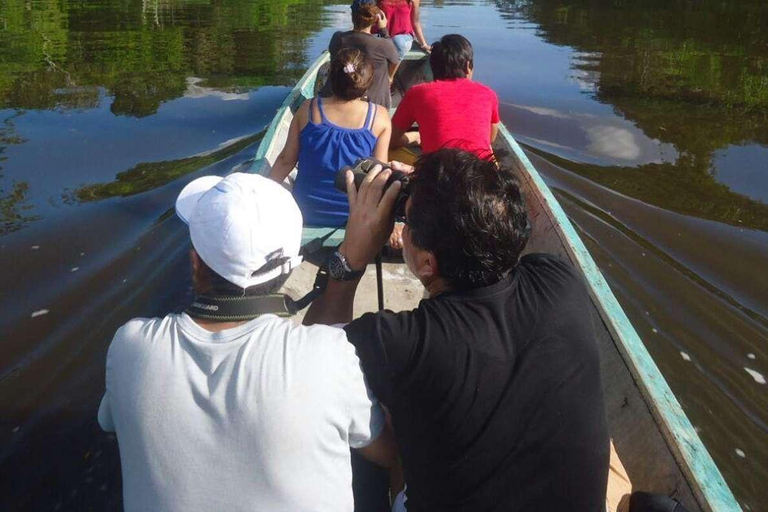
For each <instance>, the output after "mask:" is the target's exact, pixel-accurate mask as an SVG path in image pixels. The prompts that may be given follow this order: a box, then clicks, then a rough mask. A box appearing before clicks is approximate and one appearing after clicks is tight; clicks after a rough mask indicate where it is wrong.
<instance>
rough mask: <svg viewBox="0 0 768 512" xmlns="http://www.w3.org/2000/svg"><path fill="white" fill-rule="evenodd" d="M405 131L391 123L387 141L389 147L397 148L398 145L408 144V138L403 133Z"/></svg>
mask: <svg viewBox="0 0 768 512" xmlns="http://www.w3.org/2000/svg"><path fill="white" fill-rule="evenodd" d="M405 133H406V132H405V131H403V130H401V129H400V128H398V127H397V126H395V125H392V136H391V138H390V141H389V147H390V148H393V149H394V148H399V147H400V146H406V145H408V138H407V137H406V135H405Z"/></svg>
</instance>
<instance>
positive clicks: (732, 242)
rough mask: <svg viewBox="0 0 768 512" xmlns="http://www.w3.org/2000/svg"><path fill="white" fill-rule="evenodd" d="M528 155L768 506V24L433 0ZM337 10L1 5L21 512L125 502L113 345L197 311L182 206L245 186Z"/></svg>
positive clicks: (5, 251)
mask: <svg viewBox="0 0 768 512" xmlns="http://www.w3.org/2000/svg"><path fill="white" fill-rule="evenodd" d="M423 3H424V4H425V5H424V9H423V10H424V12H423V20H424V24H425V30H426V33H427V37H428V39H430V40H434V39H436V38H438V37H439V36H440V35H442V34H446V33H453V32H459V33H462V34H464V35H465V36H467V37H468V38H469V39H470V40H471V41H472V42H473V44H474V47H475V67H476V79H477V80H479V81H482V82H484V83H486V84H487V85H489V86H491V87H493V88H494V89H495V90H496V91H497V93H498V95H499V99H500V102H501V116H502V119H503V121H504V122H505V123H506V124H507V126H508V127H509V128H510V130H511V131H512V132H513V134H514V135H515V136H516V137H517V138H518V140H519V141H520V142H521V143H523V144H524V145H525V147H526V149H528V150H529V152H530V156H531V159H532V161H533V163H534V164H535V165H536V166H537V168H538V169H539V171H540V172H541V173H542V174H543V175H544V176H545V178H546V179H547V181H548V183H549V184H550V186H551V187H552V188H553V190H554V192H555V194H556V196H557V197H558V199H559V200H560V201H561V203H562V204H563V206H564V208H565V209H566V211H567V213H568V214H569V216H570V217H571V219H572V221H573V222H574V224H575V225H576V226H577V229H578V230H579V232H580V233H581V235H582V236H583V238H584V240H585V242H586V243H587V245H588V247H589V249H590V251H591V252H592V254H593V256H594V257H595V259H596V260H597V262H598V263H599V265H600V266H601V268H602V270H603V272H604V273H605V275H606V278H607V279H608V281H609V283H610V285H611V287H612V288H613V290H614V292H615V293H616V295H617V296H618V298H619V300H620V302H621V303H622V305H623V306H624V307H625V309H626V311H627V313H628V315H629V316H630V319H631V320H632V322H633V324H634V325H635V327H636V328H637V329H638V331H639V333H640V335H641V337H642V338H643V340H644V341H645V343H646V345H647V347H648V349H649V351H650V352H651V354H652V355H653V356H654V358H655V360H656V362H657V364H658V365H659V367H660V368H661V370H662V372H663V374H664V375H665V377H666V378H667V380H668V381H669V383H670V386H671V387H672V389H673V391H674V392H675V393H676V395H677V396H678V398H679V400H680V402H681V403H682V405H683V407H684V409H685V411H686V413H687V414H688V416H689V417H690V419H691V421H692V423H693V424H694V426H695V427H696V429H697V430H698V432H699V434H700V436H701V438H702V440H703V441H704V443H705V444H706V446H707V447H708V449H709V450H710V451H711V453H712V456H713V457H714V459H715V461H716V462H717V464H718V465H719V467H720V468H721V470H722V471H723V473H724V475H725V477H726V479H727V480H728V482H729V484H730V486H731V488H732V489H733V491H734V493H735V494H736V496H737V498H738V500H739V502H740V503H742V505H743V507H744V509H745V510H768V486H766V485H765V483H766V482H767V481H768V385H766V378H768V277H767V276H766V273H767V269H768V30H767V29H766V27H768V7H767V6H766V5H765V4H764V3H763V2H762V1H758V0H752V1H737V0H717V1H714V0H700V1H698V2H689V1H682V0H680V1H676V0H670V1H662V0H637V1H633V2H626V1H620V0H614V1H608V0H589V1H588V0H570V1H568V2H565V1H562V0H539V1H518V2H515V1H500V0H498V1H495V2H492V1H469V0H468V1H450V0H449V1H438V0H434V1H432V2H428V1H426V0H425V1H424V2H423ZM348 24H349V10H348V7H347V6H346V5H345V4H339V3H338V2H336V3H334V2H328V1H323V0H228V1H226V2H212V1H210V0H162V1H159V0H154V1H153V0H143V1H138V0H120V1H118V0H90V1H88V2H80V1H74V0H56V1H53V0H24V1H22V0H5V1H4V2H2V3H0V269H2V270H0V276H2V281H0V297H1V299H2V306H3V307H2V310H0V509H2V510H17V509H29V510H105V509H116V508H118V507H119V505H120V503H121V497H120V469H119V459H118V454H117V446H116V442H115V440H114V437H113V436H110V435H107V434H103V433H101V432H100V431H99V429H98V426H97V424H96V422H95V413H96V409H97V406H98V401H99V399H100V396H101V393H102V391H103V374H104V357H105V355H106V350H107V347H108V345H109V341H110V339H111V336H112V334H113V333H114V331H115V329H116V328H117V327H119V326H120V325H121V324H122V323H123V322H125V321H126V320H128V319H129V318H131V317H134V316H155V315H162V314H164V313H165V312H168V311H171V310H179V309H181V308H182V307H183V306H184V305H185V304H186V302H187V301H188V300H189V299H190V297H191V291H190V281H189V278H188V273H189V265H188V262H187V260H186V258H187V255H186V253H187V251H188V249H189V245H188V242H187V239H186V237H187V235H186V231H185V229H184V227H183V225H182V224H181V223H180V222H179V221H178V220H177V219H176V218H175V216H174V215H173V210H172V206H173V200H174V198H175V195H176V194H177V193H178V192H179V190H180V189H181V188H182V187H183V186H184V185H185V184H186V183H188V182H189V181H190V180H192V179H194V178H196V177H198V176H201V175H204V174H211V173H216V174H224V173H227V172H230V171H231V170H233V169H244V168H247V167H248V165H249V163H250V161H251V159H252V158H253V154H254V152H255V147H256V145H257V144H258V141H259V140H260V138H261V136H262V134H263V130H264V127H265V126H266V125H267V124H268V123H269V121H270V119H271V116H272V115H273V114H274V111H275V109H276V108H277V106H278V105H279V104H280V102H281V100H282V98H283V97H284V96H285V95H286V94H287V92H288V91H289V90H290V86H291V85H292V84H293V83H295V81H296V80H297V79H298V78H299V77H300V76H301V74H302V73H303V71H304V69H306V67H307V66H308V65H309V63H311V62H312V60H313V59H314V58H315V57H316V56H317V55H319V53H320V52H321V51H322V50H323V49H324V47H325V46H326V45H327V42H328V40H329V39H330V36H331V34H332V33H333V31H335V30H338V29H341V28H346V27H347V26H348Z"/></svg>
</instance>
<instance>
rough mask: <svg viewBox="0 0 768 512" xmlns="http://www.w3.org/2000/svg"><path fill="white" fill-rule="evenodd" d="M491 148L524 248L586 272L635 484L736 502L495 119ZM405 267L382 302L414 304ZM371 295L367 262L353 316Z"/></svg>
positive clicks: (410, 62)
mask: <svg viewBox="0 0 768 512" xmlns="http://www.w3.org/2000/svg"><path fill="white" fill-rule="evenodd" d="M328 61H329V55H328V53H327V52H324V53H323V54H322V55H321V56H320V57H319V58H318V59H317V60H316V61H315V62H314V63H313V64H312V65H311V66H310V68H309V69H308V70H307V72H306V74H305V75H304V76H303V78H302V79H301V80H300V81H299V82H298V83H297V84H296V86H295V87H294V88H293V90H292V91H291V92H290V93H289V94H288V96H287V97H286V99H285V101H284V102H283V104H282V106H281V107H280V108H279V109H278V111H277V113H276V115H275V117H274V119H273V121H272V123H271V124H270V126H269V128H268V130H267V132H266V134H265V136H264V139H263V140H262V142H261V144H260V146H259V148H258V150H257V152H256V159H255V161H254V164H253V166H252V172H255V173H259V174H263V175H266V174H268V173H269V169H270V167H271V164H272V163H273V162H274V161H275V158H276V157H277V156H278V154H279V153H280V151H281V150H282V148H283V145H284V144H285V140H286V137H287V134H288V128H289V126H290V123H291V120H292V118H293V113H294V112H295V111H296V109H298V108H299V106H300V105H301V104H302V103H303V102H304V101H305V100H307V99H309V98H311V97H313V96H314V94H315V92H316V91H317V90H318V89H319V86H320V84H319V80H318V74H321V75H322V70H323V69H324V67H325V69H327V63H328ZM429 75H430V73H429V65H428V61H427V60H426V58H425V55H424V54H423V53H421V52H420V51H411V52H410V53H409V54H408V55H407V57H406V60H405V61H404V62H403V64H402V65H401V67H400V69H399V70H398V76H397V77H396V80H397V82H398V83H399V84H400V86H401V87H402V88H403V89H405V88H407V87H408V86H410V85H411V84H412V83H414V82H418V81H420V80H422V79H423V78H424V76H429ZM394 100H395V101H397V98H394ZM494 149H496V150H497V151H499V150H501V152H502V153H503V154H505V155H507V156H505V157H504V158H505V160H506V163H507V164H508V165H511V166H512V167H513V168H514V169H516V170H517V172H518V174H519V177H520V180H521V183H522V184H523V188H524V194H525V198H526V202H527V207H528V210H529V215H530V218H531V223H532V228H533V230H532V236H531V240H530V242H529V243H528V247H527V249H526V252H547V253H552V254H556V255H559V256H561V257H563V258H567V259H568V260H570V261H571V262H572V264H573V265H574V267H576V268H578V269H579V270H580V271H581V273H582V275H583V276H584V281H585V282H586V284H587V286H588V289H589V292H590V296H591V300H592V308H591V310H592V316H593V322H594V324H595V327H596V330H597V332H598V345H599V347H600V355H601V367H602V379H603V388H604V392H605V399H606V409H607V416H608V422H609V427H610V432H611V438H612V441H613V444H614V447H615V454H617V455H618V458H619V459H620V461H621V464H622V465H623V466H624V468H625V470H626V474H627V475H628V477H629V480H630V481H631V484H632V487H633V489H634V490H643V491H648V492H655V493H661V494H666V495H669V496H672V497H673V498H675V499H677V500H679V501H680V502H681V503H682V504H683V505H684V506H685V507H686V508H687V509H688V510H689V511H691V512H693V511H697V510H703V511H717V512H725V511H736V510H741V508H740V507H739V505H738V503H737V502H736V500H735V498H734V496H733V493H732V492H731V490H730V489H729V487H728V485H727V484H726V482H725V480H724V478H723V476H722V474H721V473H720V470H719V469H718V468H717V466H716V465H715V463H714V461H713V460H712V457H711V456H710V454H709V452H708V451H707V449H706V448H705V447H704V445H703V444H702V442H701V440H700V439H699V436H698V434H697V433H696V431H695V430H694V428H693V426H692V425H691V422H690V421H689V420H688V418H687V417H686V415H685V413H684V412H683V410H682V408H681V406H680V403H679V402H678V401H677V399H676V398H675V395H674V394H673V393H672V390H671V389H670V388H669V385H668V384H667V382H666V381H665V380H664V377H663V376H662V375H661V373H660V372H659V369H658V367H657V366H656V364H655V363H654V361H653V359H651V356H650V355H649V353H648V351H647V350H646V348H645V346H644V345H643V341H642V340H641V339H640V337H639V336H638V334H637V332H636V331H635V329H634V328H633V327H632V324H631V323H630V321H629V319H628V318H627V315H626V314H625V313H624V311H623V309H622V308H621V306H620V305H619V303H618V301H617V300H616V297H615V296H614V294H613V292H612V291H611V289H610V288H609V287H608V284H607V282H606V281H605V278H604V277H603V275H602V273H601V272H600V270H599V269H598V268H597V265H596V264H595V261H594V260H593V259H592V256H591V255H590V254H589V252H588V251H587V249H586V247H585V246H584V243H583V242H582V240H581V238H580V237H579V235H578V234H577V232H576V230H575V229H574V227H573V225H572V224H571V222H570V221H569V220H568V217H567V216H566V214H565V212H564V211H563V209H562V208H561V206H560V204H559V203H558V202H557V200H556V199H555V197H554V195H553V194H552V192H551V191H550V189H549V188H548V187H547V185H546V184H545V182H544V180H543V179H542V177H541V176H540V175H539V173H538V172H537V171H536V169H535V168H534V167H533V165H532V164H531V162H530V161H529V160H528V157H527V156H526V154H525V152H524V151H523V150H522V149H521V147H520V146H519V145H518V143H517V142H516V141H515V139H514V138H513V137H512V134H511V133H510V132H509V131H508V130H507V129H506V127H504V126H503V125H502V126H501V129H500V133H499V136H498V138H497V141H496V142H495V144H494ZM343 236H344V232H343V230H332V229H326V228H312V227H306V228H305V230H304V240H303V243H304V244H314V245H316V246H319V245H325V246H335V245H338V244H339V243H341V241H342V239H343ZM403 267H404V265H396V264H395V265H393V264H388V265H385V268H384V281H385V287H386V296H387V303H388V308H389V309H393V310H405V309H412V308H414V307H415V306H416V305H417V304H418V302H419V300H420V299H421V298H422V294H423V291H422V290H421V289H420V287H419V285H418V282H417V281H416V280H415V279H413V278H412V277H408V275H407V273H406V272H405V271H404V268H403ZM315 268H316V267H314V266H313V265H311V264H310V263H305V264H302V267H301V268H300V269H298V270H297V272H295V274H294V276H292V278H291V280H290V281H289V283H288V285H287V286H288V288H289V290H291V289H292V290H293V291H294V292H295V293H296V295H302V294H303V293H306V292H307V291H308V290H309V289H310V287H311V283H312V281H313V279H314V273H315ZM375 295H376V291H375V286H374V277H373V275H372V273H371V270H370V269H369V271H368V275H366V277H365V278H364V279H363V283H361V287H360V289H359V292H358V297H357V298H356V303H355V315H356V316H357V315H359V314H360V313H362V312H364V311H372V310H375V309H376V297H375ZM613 477H614V475H613V474H612V478H613ZM609 488H610V484H609Z"/></svg>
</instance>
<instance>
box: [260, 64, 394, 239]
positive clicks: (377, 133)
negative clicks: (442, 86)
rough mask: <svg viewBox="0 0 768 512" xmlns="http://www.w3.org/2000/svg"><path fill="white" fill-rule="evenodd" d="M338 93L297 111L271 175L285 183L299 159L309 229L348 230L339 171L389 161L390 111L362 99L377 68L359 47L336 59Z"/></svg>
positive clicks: (297, 194)
mask: <svg viewBox="0 0 768 512" xmlns="http://www.w3.org/2000/svg"><path fill="white" fill-rule="evenodd" d="M329 80H330V82H331V90H332V92H333V94H332V95H331V96H330V97H328V98H324V99H323V98H320V97H317V98H313V99H311V100H307V101H306V102H304V104H303V105H302V106H301V107H300V108H299V109H298V110H297V111H296V114H295V115H294V117H293V121H292V122H291V127H290V130H289V132H288V139H287V141H286V143H285V147H284V148H283V151H282V152H281V153H280V155H279V156H278V157H277V159H276V160H275V165H274V166H273V167H272V170H271V172H270V174H269V177H270V178H271V179H273V180H275V181H277V182H278V183H281V182H282V181H283V180H285V178H286V177H287V176H288V174H289V173H290V172H291V170H292V169H293V168H294V166H296V163H297V161H298V175H297V177H296V182H295V183H294V184H293V196H294V198H295V199H296V202H297V203H298V204H299V208H301V213H302V215H303V216H304V224H305V225H308V226H328V227H338V226H343V225H344V223H346V221H347V216H348V214H349V203H348V202H347V195H346V194H344V193H343V192H340V191H338V190H336V188H335V187H334V185H333V183H334V179H335V177H336V172H337V171H338V170H339V169H341V168H342V167H344V166H345V165H352V164H353V163H354V162H355V161H356V160H358V159H359V158H367V157H370V156H373V157H374V158H377V159H379V160H381V161H387V160H388V157H387V155H388V147H389V138H390V135H391V133H392V125H391V123H390V119H389V112H387V110H386V109H385V108H384V107H382V106H379V105H375V104H373V103H370V102H368V101H365V100H363V99H362V98H363V96H364V95H365V91H366V90H367V89H368V87H369V86H370V85H371V81H372V80H373V68H372V66H371V64H370V63H368V62H367V61H366V60H365V56H364V55H363V53H362V52H360V51H359V50H356V49H345V50H341V51H340V52H339V53H338V54H337V55H336V57H335V58H334V59H333V61H331V71H330V75H329Z"/></svg>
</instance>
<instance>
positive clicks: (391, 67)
mask: <svg viewBox="0 0 768 512" xmlns="http://www.w3.org/2000/svg"><path fill="white" fill-rule="evenodd" d="M398 67H400V63H399V62H390V63H389V83H390V84H391V83H392V82H393V81H394V80H395V73H396V72H397V68H398Z"/></svg>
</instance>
